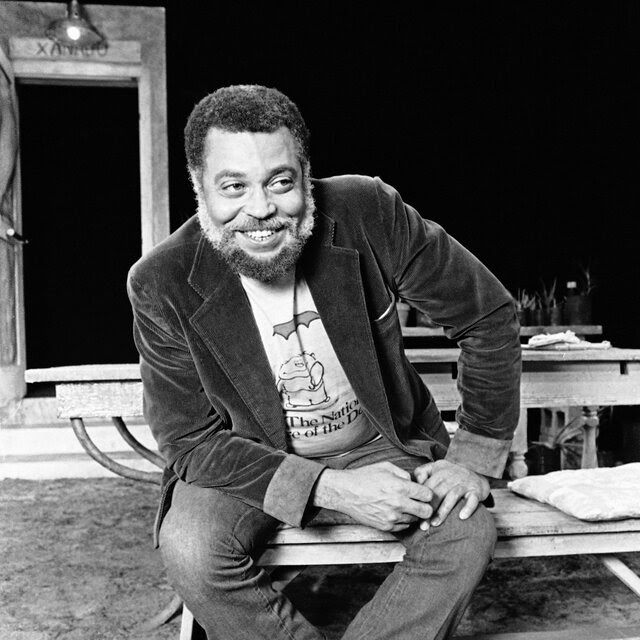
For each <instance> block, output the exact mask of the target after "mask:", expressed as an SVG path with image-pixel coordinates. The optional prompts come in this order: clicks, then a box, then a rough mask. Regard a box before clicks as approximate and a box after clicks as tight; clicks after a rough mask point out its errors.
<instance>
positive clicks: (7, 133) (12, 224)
mask: <svg viewBox="0 0 640 640" xmlns="http://www.w3.org/2000/svg"><path fill="white" fill-rule="evenodd" d="M18 146H19V145H18V109H17V101H16V93H15V84H14V77H13V72H12V69H11V65H10V63H9V60H8V58H7V57H6V55H4V52H2V50H1V49H0V149H1V150H2V152H1V153H0V302H1V304H0V408H2V407H5V406H7V405H8V404H10V403H11V402H12V401H15V400H17V399H19V398H21V397H22V396H23V395H24V392H25V382H24V366H21V363H20V360H21V358H20V346H19V344H18V339H19V338H18V336H19V330H18V329H19V328H18V325H19V315H18V303H19V302H18V297H19V296H18V286H19V283H18V279H17V272H18V261H19V253H18V252H19V251H20V245H19V243H18V242H16V239H15V236H14V235H13V234H15V231H16V226H18V224H19V215H18V212H17V211H16V206H15V205H16V202H17V198H16V188H15V187H16V174H17V171H18Z"/></svg>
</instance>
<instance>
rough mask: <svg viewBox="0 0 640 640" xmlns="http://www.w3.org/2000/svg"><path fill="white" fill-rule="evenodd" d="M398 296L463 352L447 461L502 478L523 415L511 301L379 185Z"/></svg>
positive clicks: (435, 228)
mask: <svg viewBox="0 0 640 640" xmlns="http://www.w3.org/2000/svg"><path fill="white" fill-rule="evenodd" d="M376 185H377V190H378V198H379V203H380V206H381V208H382V211H383V212H385V213H384V214H383V220H385V221H386V222H385V224H387V225H390V226H389V227H388V228H387V233H388V237H389V238H390V239H391V240H390V242H391V248H390V260H391V261H392V264H393V271H394V279H395V282H396V286H397V292H398V294H399V296H400V297H401V298H402V299H403V300H405V301H406V302H408V303H409V304H410V305H411V306H413V307H415V308H416V309H418V310H420V311H423V312H424V313H426V314H427V315H428V317H429V318H431V319H432V320H433V321H434V322H435V323H436V324H438V325H440V326H442V327H443V328H444V332H445V334H446V336H447V337H449V338H450V339H452V340H455V341H456V342H457V343H458V346H459V347H460V350H461V351H460V358H459V362H458V378H457V386H458V390H459V392H460V396H461V403H460V406H459V408H458V410H457V413H456V420H457V422H458V425H459V429H458V431H457V433H456V434H455V436H454V438H453V440H452V442H451V445H450V447H449V450H448V452H447V455H446V459H448V460H451V461H452V462H456V463H459V464H462V465H464V466H466V467H468V468H470V469H473V470H474V471H476V472H478V473H481V474H484V475H487V476H492V477H501V475H502V472H503V469H504V465H505V462H506V459H507V455H508V453H509V449H510V443H511V439H512V437H513V432H514V430H515V427H516V425H517V422H518V417H519V409H520V373H521V347H520V332H519V324H518V321H517V316H516V313H515V305H514V302H513V298H512V296H511V295H510V294H509V292H508V291H507V290H506V289H505V287H504V286H503V285H502V284H501V283H500V282H499V280H498V279H497V278H496V277H495V276H494V275H493V274H492V273H491V272H490V271H489V269H487V267H486V266H485V265H484V264H482V263H481V262H480V260H478V259H477V258H476V257H475V256H474V255H473V254H471V253H470V252H469V251H468V250H467V249H465V248H464V247H463V246H462V245H461V244H460V243H459V242H457V241H456V240H455V239H454V238H452V237H451V236H450V235H448V234H447V233H446V232H445V231H444V229H443V228H442V227H441V226H439V225H438V224H436V223H435V222H432V221H430V220H426V219H423V218H422V217H421V216H420V215H419V214H418V212H417V211H416V210H415V209H413V208H412V207H410V206H409V205H407V204H405V203H404V202H403V201H402V199H401V197H400V195H399V194H398V193H397V192H396V191H395V190H394V189H393V188H392V187H389V186H388V185H386V184H385V183H383V182H382V181H381V180H379V179H376Z"/></svg>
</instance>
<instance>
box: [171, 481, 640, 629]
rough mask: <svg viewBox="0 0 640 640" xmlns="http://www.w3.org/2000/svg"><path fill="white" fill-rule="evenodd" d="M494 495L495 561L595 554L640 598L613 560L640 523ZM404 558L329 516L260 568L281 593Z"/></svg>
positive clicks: (273, 543) (278, 541) (639, 583)
mask: <svg viewBox="0 0 640 640" xmlns="http://www.w3.org/2000/svg"><path fill="white" fill-rule="evenodd" d="M492 493H493V496H494V499H495V503H496V504H495V507H494V508H493V509H491V512H492V513H493V516H494V518H495V522H496V527H497V530H498V542H497V545H496V552H495V557H496V558H525V557H532V556H561V555H582V554H593V555H595V556H597V557H598V558H599V559H600V560H601V561H602V563H603V564H604V566H605V567H607V569H609V571H611V572H612V573H613V574H614V575H615V576H617V577H618V578H619V579H620V580H622V582H624V583H625V584H626V585H627V586H628V587H629V588H630V589H631V590H632V591H633V592H634V593H635V594H636V595H638V596H639V597H640V577H638V576H637V575H636V574H635V573H634V572H633V571H631V569H629V568H628V567H627V566H626V565H625V564H624V563H623V562H622V561H621V560H620V559H619V558H617V557H616V555H615V554H616V553H624V552H631V551H640V519H627V520H617V521H609V522H585V521H582V520H578V519H577V518H574V517H573V516H569V515H567V514H565V513H563V512H561V511H558V509H555V508H554V507H551V506H549V505H546V504H542V503H540V502H536V501H535V500H529V499H527V498H522V497H520V496H517V495H516V494H514V493H513V492H511V491H510V490H509V489H495V490H494V491H493V492H492ZM403 555H404V547H403V546H402V545H401V544H400V543H399V542H398V541H397V540H396V539H395V538H394V536H393V535H392V534H390V533H385V532H383V531H378V530H376V529H371V528H370V527H365V526H362V525H358V524H351V523H349V520H348V518H346V517H344V516H341V515H340V514H335V515H334V514H327V515H326V516H325V517H324V518H321V519H318V520H315V521H312V522H311V523H310V525H309V526H308V527H306V528H305V529H296V528H293V527H289V526H284V525H283V526H282V527H281V528H280V529H279V530H278V532H277V533H276V535H275V536H274V537H273V538H272V539H271V540H270V541H269V543H268V544H267V546H266V549H265V551H264V552H263V554H262V556H261V557H260V559H259V560H258V564H259V565H261V566H264V567H272V568H274V569H276V570H280V572H278V571H275V572H274V573H273V574H272V579H274V583H275V584H276V587H277V588H283V587H284V586H286V584H287V583H288V582H289V581H290V580H292V579H293V578H294V577H295V576H296V575H297V574H298V573H299V572H300V571H301V570H302V569H303V568H304V567H305V566H310V565H338V564H368V563H383V562H398V561H399V560H401V559H402V556H403ZM283 569H284V571H282V570H283ZM194 626H195V625H194V620H193V616H192V615H191V613H190V612H189V611H188V610H186V608H185V610H184V611H183V615H182V628H181V635H180V640H192V638H194V634H197V633H199V631H198V627H197V626H195V629H196V630H195V631H194ZM196 637H197V635H196Z"/></svg>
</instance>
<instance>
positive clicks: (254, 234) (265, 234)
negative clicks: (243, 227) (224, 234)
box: [245, 229, 275, 242]
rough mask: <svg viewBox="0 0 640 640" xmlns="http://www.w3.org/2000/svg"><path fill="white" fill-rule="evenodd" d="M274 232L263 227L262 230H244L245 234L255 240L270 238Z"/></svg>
mask: <svg viewBox="0 0 640 640" xmlns="http://www.w3.org/2000/svg"><path fill="white" fill-rule="evenodd" d="M274 233H275V231H272V230H270V229H265V230H262V231H245V234H246V235H248V236H249V237H250V238H251V239H252V240H255V241H256V242H263V241H264V240H266V239H267V238H270V237H271V236H272V235H273V234H274Z"/></svg>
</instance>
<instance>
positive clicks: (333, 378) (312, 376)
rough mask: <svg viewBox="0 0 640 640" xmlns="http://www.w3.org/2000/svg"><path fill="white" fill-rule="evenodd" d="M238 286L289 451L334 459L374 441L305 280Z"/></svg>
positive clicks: (245, 282)
mask: <svg viewBox="0 0 640 640" xmlns="http://www.w3.org/2000/svg"><path fill="white" fill-rule="evenodd" d="M241 280H242V285H243V286H244V289H245V291H246V292H247V296H248V298H249V302H250V303H251V309H252V310H253V315H254V317H255V320H256V323H257V325H258V329H259V331H260V337H261V338H262V343H263V345H264V348H265V351H266V353H267V357H268V359H269V363H270V364H271V370H272V371H273V377H274V382H275V385H276V387H277V389H278V392H279V393H280V398H281V400H282V408H283V411H284V415H285V422H286V426H287V434H288V442H289V446H290V448H291V450H292V451H293V452H294V453H296V454H298V455H301V456H305V457H309V458H313V457H316V458H317V457H325V456H333V455H340V454H344V453H347V452H348V451H351V450H352V449H355V448H356V447H358V446H360V445H362V444H364V443H366V442H369V441H370V440H372V439H374V438H375V437H376V436H377V435H378V434H377V432H376V430H375V429H374V428H373V426H372V425H371V424H370V423H369V421H368V420H367V418H366V417H365V416H364V415H363V413H362V409H361V407H360V402H359V401H358V398H356V395H355V393H354V391H353V389H352V387H351V385H350V384H349V381H348V380H347V376H346V375H345V372H344V370H343V369H342V365H341V364H340V362H339V361H338V358H337V356H336V354H335V351H334V350H333V346H332V345H331V342H330V341H329V336H328V335H327V333H326V331H325V328H324V325H323V323H322V320H321V319H320V316H319V314H318V312H317V309H316V305H315V303H314V301H313V298H312V297H311V291H309V287H308V286H307V283H306V281H305V280H304V277H302V276H301V275H298V277H295V275H294V274H291V276H290V277H288V278H285V279H283V281H281V282H278V283H268V284H266V283H263V282H259V281H257V280H253V279H251V278H245V277H241Z"/></svg>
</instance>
